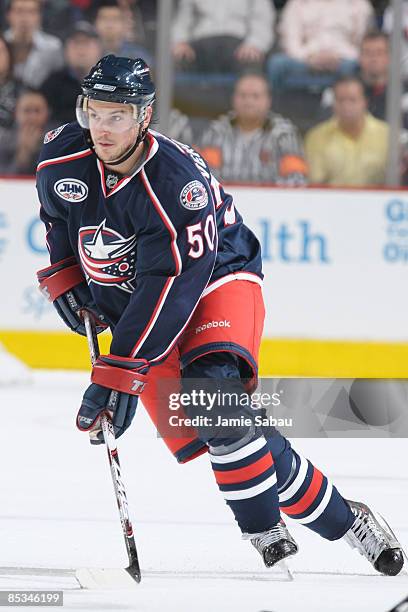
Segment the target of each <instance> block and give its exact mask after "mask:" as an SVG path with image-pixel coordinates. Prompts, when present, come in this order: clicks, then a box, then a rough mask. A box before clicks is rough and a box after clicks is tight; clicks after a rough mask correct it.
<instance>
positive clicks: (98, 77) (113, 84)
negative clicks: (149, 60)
mask: <svg viewBox="0 0 408 612" xmlns="http://www.w3.org/2000/svg"><path fill="white" fill-rule="evenodd" d="M81 89H82V94H81V95H80V96H78V99H77V105H76V116H77V120H78V123H79V124H80V126H81V127H82V128H83V129H84V130H85V131H86V135H87V138H88V140H89V139H90V134H89V117H88V101H89V100H100V101H104V102H115V103H119V104H130V105H131V106H132V109H133V119H134V121H135V122H136V123H137V124H141V123H143V122H144V120H145V118H146V111H147V108H148V107H150V106H152V105H153V103H154V100H155V94H156V92H155V87H154V83H153V81H152V78H151V74H150V68H149V66H148V65H147V64H146V62H145V61H144V60H143V59H141V58H137V59H130V58H127V57H117V56H115V55H112V54H110V55H105V56H104V57H102V58H101V59H100V60H99V61H98V62H97V64H95V66H93V67H92V68H91V70H90V72H89V74H88V75H87V76H86V77H85V78H84V80H83V81H82V84H81ZM146 132H147V128H146V129H144V130H141V132H140V134H139V136H138V138H137V141H136V143H135V145H134V146H133V147H132V149H131V150H130V151H129V152H128V153H127V154H126V158H127V157H130V155H131V154H132V153H133V151H134V150H135V148H136V146H137V145H138V144H139V143H140V142H141V141H142V140H143V139H144V137H145V135H146ZM122 161H124V158H123V157H122V158H121V160H119V161H118V162H116V163H121V162H122Z"/></svg>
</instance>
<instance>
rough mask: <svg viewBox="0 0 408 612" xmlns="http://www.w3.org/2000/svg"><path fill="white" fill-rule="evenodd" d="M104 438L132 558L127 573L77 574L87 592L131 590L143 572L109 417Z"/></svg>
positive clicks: (94, 354) (89, 323)
mask: <svg viewBox="0 0 408 612" xmlns="http://www.w3.org/2000/svg"><path fill="white" fill-rule="evenodd" d="M82 316H83V319H84V324H85V329H86V337H87V340H88V346H89V353H90V356H91V362H92V365H93V364H94V363H95V362H96V360H97V359H98V357H99V345H98V336H97V334H96V329H95V325H94V323H93V320H92V318H91V315H90V314H89V313H88V312H86V311H83V314H82ZM116 396H117V391H112V393H111V395H110V398H109V402H108V406H107V408H108V409H109V407H110V406H112V405H114V403H115V400H116ZM100 423H101V428H102V432H103V438H104V441H105V446H106V450H107V453H108V459H109V465H110V471H111V476H112V482H113V488H114V491H115V497H116V502H117V504H118V509H119V515H120V522H121V524H122V531H123V537H124V538H125V544H126V551H127V555H128V558H129V567H127V568H125V569H97V568H95V569H92V568H83V569H79V570H77V571H76V574H75V575H76V578H77V580H78V581H79V583H80V585H81V586H82V587H84V588H120V587H122V588H129V587H132V586H134V585H135V583H138V582H140V580H141V572H140V566H139V560H138V556H137V550H136V544H135V538H134V535H133V527H132V523H131V521H130V518H129V508H128V502H127V497H126V490H125V486H124V484H123V480H122V473H121V468H120V463H119V455H118V449H117V444H116V438H115V432H114V429H113V425H112V421H111V419H110V417H109V415H108V414H107V413H104V414H102V416H101V418H100Z"/></svg>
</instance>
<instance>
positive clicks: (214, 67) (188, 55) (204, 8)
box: [173, 0, 275, 73]
mask: <svg viewBox="0 0 408 612" xmlns="http://www.w3.org/2000/svg"><path fill="white" fill-rule="evenodd" d="M274 20H275V10H274V7H273V5H272V4H271V2H270V0H252V2H248V1H247V0H206V1H205V2H203V1H202V0H180V3H179V6H178V11H177V14H176V17H175V21H174V24H173V55H174V57H175V59H176V60H177V62H178V63H179V65H182V66H183V67H184V68H186V69H187V68H188V69H189V70H191V71H193V72H198V73H211V72H212V73H215V72H235V73H236V72H239V71H241V70H242V68H243V67H245V66H246V67H247V66H248V65H250V66H254V65H258V66H260V65H261V64H262V62H263V61H264V58H265V54H266V53H267V52H268V51H269V49H270V48H271V47H272V43H273V28H274Z"/></svg>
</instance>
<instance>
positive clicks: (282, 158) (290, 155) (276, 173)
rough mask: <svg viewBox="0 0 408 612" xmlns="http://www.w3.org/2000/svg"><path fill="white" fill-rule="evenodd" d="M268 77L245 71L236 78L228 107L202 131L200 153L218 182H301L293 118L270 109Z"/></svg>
mask: <svg viewBox="0 0 408 612" xmlns="http://www.w3.org/2000/svg"><path fill="white" fill-rule="evenodd" d="M271 105H272V98H271V93H270V91H269V86H268V81H267V80H266V79H265V78H264V77H263V76H262V75H260V74H247V75H244V76H242V77H241V78H240V79H239V80H238V81H237V83H236V85H235V89H234V94H233V98H232V111H231V112H230V113H228V114H227V115H225V116H221V117H220V118H219V119H217V120H215V121H213V122H212V123H211V124H210V126H209V128H208V129H207V130H206V131H205V132H204V134H203V136H202V142H201V147H200V149H201V152H202V154H203V156H204V157H205V158H206V160H207V162H208V163H209V165H210V166H211V168H212V170H213V172H214V173H215V175H217V176H218V177H220V178H221V179H222V180H224V181H233V182H237V181H241V182H251V183H258V182H266V183H275V184H278V185H302V184H304V183H305V179H306V173H307V168H306V163H305V161H304V155H303V149H302V144H301V141H300V138H299V135H298V133H297V130H296V128H295V126H294V125H293V123H291V122H290V121H289V120H287V119H284V118H283V117H281V116H280V115H276V114H274V113H272V112H271Z"/></svg>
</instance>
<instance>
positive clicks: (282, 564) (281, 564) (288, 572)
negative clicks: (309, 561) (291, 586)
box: [276, 559, 294, 582]
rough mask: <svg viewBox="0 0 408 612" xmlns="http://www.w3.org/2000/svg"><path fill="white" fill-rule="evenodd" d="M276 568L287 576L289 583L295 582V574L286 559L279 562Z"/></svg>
mask: <svg viewBox="0 0 408 612" xmlns="http://www.w3.org/2000/svg"><path fill="white" fill-rule="evenodd" d="M276 567H278V568H279V569H280V570H281V572H282V574H283V575H284V576H285V578H286V580H287V581H288V582H292V581H293V580H294V576H293V572H292V570H291V569H290V567H289V565H288V564H287V562H286V561H285V559H282V561H279V562H278V563H277V564H276Z"/></svg>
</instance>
